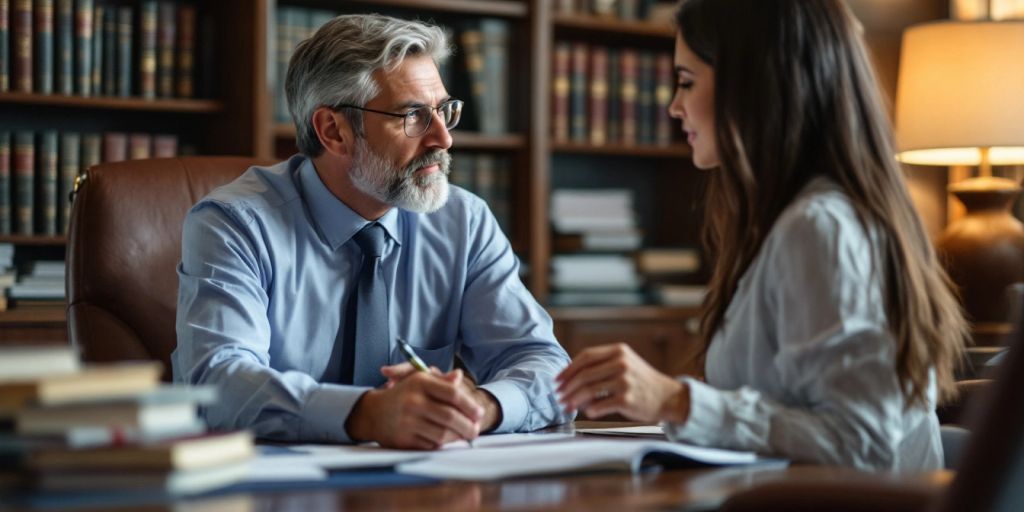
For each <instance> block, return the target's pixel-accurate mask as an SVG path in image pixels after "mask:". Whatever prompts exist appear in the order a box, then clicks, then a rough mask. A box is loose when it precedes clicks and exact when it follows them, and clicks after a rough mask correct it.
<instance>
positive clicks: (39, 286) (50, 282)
mask: <svg viewBox="0 0 1024 512" xmlns="http://www.w3.org/2000/svg"><path fill="white" fill-rule="evenodd" d="M64 267H65V265H64V261H63V260H61V261H53V260H37V261H34V262H32V263H31V264H30V265H29V266H28V270H27V271H26V272H25V273H23V274H22V275H20V276H18V279H17V282H16V283H14V284H13V285H12V286H11V287H10V289H8V290H7V296H8V298H10V299H11V300H12V301H13V302H14V303H15V304H17V305H39V306H42V305H61V304H63V303H64Z"/></svg>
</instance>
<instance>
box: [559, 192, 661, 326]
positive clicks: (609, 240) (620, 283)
mask: <svg viewBox="0 0 1024 512" xmlns="http://www.w3.org/2000/svg"><path fill="white" fill-rule="evenodd" d="M551 224H552V226H553V228H554V232H555V239H554V244H553V245H554V247H555V248H556V250H558V251H560V252H564V253H565V254H558V255H556V256H554V257H552V259H551V271H552V273H551V286H552V288H554V290H555V292H554V293H552V295H551V303H552V304H553V305H556V306H568V305H609V306H628V305H636V304H642V303H643V302H644V301H645V300H644V299H645V297H644V294H643V292H642V281H641V279H640V277H639V275H638V274H637V271H636V264H635V263H634V260H633V258H632V256H630V255H629V254H628V253H629V252H631V251H634V250H636V249H637V248H639V247H640V245H641V244H642V242H643V236H642V234H641V232H640V230H639V229H638V228H637V219H636V212H635V210H634V208H633V192H632V191H630V190H628V189H591V190H583V189H557V190H555V191H554V192H552V194H551Z"/></svg>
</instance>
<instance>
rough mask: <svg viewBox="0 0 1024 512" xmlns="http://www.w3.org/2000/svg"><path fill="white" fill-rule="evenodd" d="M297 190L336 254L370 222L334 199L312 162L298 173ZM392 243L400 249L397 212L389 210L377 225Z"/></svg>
mask: <svg viewBox="0 0 1024 512" xmlns="http://www.w3.org/2000/svg"><path fill="white" fill-rule="evenodd" d="M298 177H299V187H300V189H301V192H302V197H303V198H304V201H305V202H306V205H307V207H308V208H309V212H310V215H311V216H312V217H313V223H314V225H315V227H316V229H317V231H318V232H319V233H320V236H321V238H323V239H324V240H325V241H326V242H327V244H328V245H330V246H331V249H332V250H338V248H339V247H341V246H342V245H344V244H345V243H346V242H348V241H349V239H350V238H352V236H353V235H355V234H356V233H357V232H359V230H361V229H363V227H365V226H366V225H367V224H369V223H371V222H373V221H369V220H366V219H364V218H363V217H362V216H360V215H359V214H358V213H356V212H354V211H353V210H352V209H351V208H349V207H348V205H346V204H345V203H344V202H342V201H341V200H340V199H338V198H337V197H335V196H334V194H332V193H331V191H330V190H327V186H326V185H324V183H323V181H321V180H320V176H319V175H318V174H317V173H316V168H315V167H314V166H313V161H312V160H310V159H308V158H306V159H305V161H304V162H302V164H301V165H300V166H299V169H298ZM376 222H377V223H378V224H380V225H381V226H382V227H383V228H384V231H385V233H387V235H388V237H389V238H391V240H394V242H395V243H397V244H399V245H401V242H400V240H401V239H402V236H401V235H402V234H401V232H400V231H399V222H398V208H391V209H390V210H388V212H387V213H385V214H384V216H383V217H381V218H379V219H377V221H376Z"/></svg>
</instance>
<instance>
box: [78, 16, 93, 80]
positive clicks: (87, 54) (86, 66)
mask: <svg viewBox="0 0 1024 512" xmlns="http://www.w3.org/2000/svg"><path fill="white" fill-rule="evenodd" d="M92 7H93V3H92V0H76V4H75V61H76V63H77V67H76V68H75V83H76V84H77V91H78V94H80V95H82V96H92Z"/></svg>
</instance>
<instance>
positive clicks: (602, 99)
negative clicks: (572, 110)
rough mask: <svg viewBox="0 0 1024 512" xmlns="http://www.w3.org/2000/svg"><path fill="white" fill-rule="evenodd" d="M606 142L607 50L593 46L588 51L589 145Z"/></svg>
mask: <svg viewBox="0 0 1024 512" xmlns="http://www.w3.org/2000/svg"><path fill="white" fill-rule="evenodd" d="M607 141H608V48H607V47H604V46H594V47H593V48H591V51H590V143H591V144H593V145H595V146H601V145H604V144H605V143H606V142H607Z"/></svg>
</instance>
